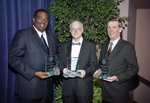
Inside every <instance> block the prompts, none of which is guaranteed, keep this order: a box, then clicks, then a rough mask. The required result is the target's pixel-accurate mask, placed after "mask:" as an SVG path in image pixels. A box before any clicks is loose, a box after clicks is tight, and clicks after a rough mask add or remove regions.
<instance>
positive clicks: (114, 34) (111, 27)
mask: <svg viewBox="0 0 150 103" xmlns="http://www.w3.org/2000/svg"><path fill="white" fill-rule="evenodd" d="M107 32H108V36H109V38H110V40H111V41H114V40H116V39H117V38H119V37H120V35H121V32H122V28H121V27H119V22H118V21H109V22H108V24H107Z"/></svg>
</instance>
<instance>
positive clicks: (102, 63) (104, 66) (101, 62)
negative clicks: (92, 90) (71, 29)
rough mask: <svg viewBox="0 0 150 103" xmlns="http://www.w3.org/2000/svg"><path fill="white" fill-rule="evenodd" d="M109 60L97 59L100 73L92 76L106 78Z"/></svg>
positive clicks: (108, 70)
mask: <svg viewBox="0 0 150 103" xmlns="http://www.w3.org/2000/svg"><path fill="white" fill-rule="evenodd" d="M109 64H110V61H109V60H108V59H103V58H100V59H99V63H98V67H99V68H100V69H101V72H102V73H101V74H96V75H94V77H96V78H102V79H107V77H110V76H109V72H110V67H109Z"/></svg>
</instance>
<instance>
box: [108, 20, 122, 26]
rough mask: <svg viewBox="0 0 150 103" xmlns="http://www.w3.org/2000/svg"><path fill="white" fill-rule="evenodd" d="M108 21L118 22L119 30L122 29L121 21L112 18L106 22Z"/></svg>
mask: <svg viewBox="0 0 150 103" xmlns="http://www.w3.org/2000/svg"><path fill="white" fill-rule="evenodd" d="M110 21H118V22H119V25H118V26H119V28H122V27H123V26H122V22H121V20H120V19H119V18H113V19H110V20H109V21H108V22H110ZM107 25H108V23H107Z"/></svg>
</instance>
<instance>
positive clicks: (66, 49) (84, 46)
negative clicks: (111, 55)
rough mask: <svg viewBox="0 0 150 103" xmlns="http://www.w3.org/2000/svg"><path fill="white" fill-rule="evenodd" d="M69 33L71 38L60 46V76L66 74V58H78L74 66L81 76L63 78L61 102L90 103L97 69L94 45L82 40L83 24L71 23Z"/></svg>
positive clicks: (78, 22)
mask: <svg viewBox="0 0 150 103" xmlns="http://www.w3.org/2000/svg"><path fill="white" fill-rule="evenodd" d="M70 33H71V35H72V37H73V38H72V40H70V41H67V42H65V43H63V44H62V46H61V50H60V62H59V66H58V67H59V68H60V71H61V74H63V73H66V72H67V71H68V69H67V58H68V57H78V58H79V61H78V63H77V64H76V65H79V72H80V73H81V76H78V77H75V78H63V86H62V95H63V100H64V103H92V94H93V78H92V74H93V73H94V72H95V70H96V69H97V68H96V64H97V57H96V45H95V44H94V43H91V42H89V41H87V40H84V39H83V37H82V33H83V24H82V23H81V22H80V21H73V22H72V23H71V24H70ZM76 43H77V44H76Z"/></svg>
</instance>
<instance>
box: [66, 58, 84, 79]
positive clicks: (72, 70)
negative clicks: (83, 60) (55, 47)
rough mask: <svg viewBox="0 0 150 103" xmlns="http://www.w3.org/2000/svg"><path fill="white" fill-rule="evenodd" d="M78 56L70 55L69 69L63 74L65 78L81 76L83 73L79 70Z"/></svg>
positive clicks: (68, 60)
mask: <svg viewBox="0 0 150 103" xmlns="http://www.w3.org/2000/svg"><path fill="white" fill-rule="evenodd" d="M78 61H79V59H78V57H68V58H67V69H68V71H67V72H66V73H64V74H63V76H64V77H65V78H69V77H71V78H75V77H77V76H81V73H80V72H78V70H79V64H78Z"/></svg>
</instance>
